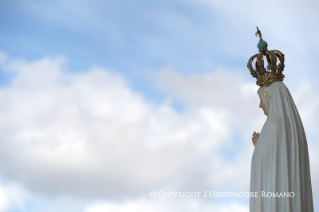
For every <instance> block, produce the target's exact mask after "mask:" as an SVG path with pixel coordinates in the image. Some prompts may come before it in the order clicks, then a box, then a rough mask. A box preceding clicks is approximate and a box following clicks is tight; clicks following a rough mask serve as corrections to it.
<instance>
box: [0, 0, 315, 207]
mask: <svg viewBox="0 0 319 212" xmlns="http://www.w3.org/2000/svg"><path fill="white" fill-rule="evenodd" d="M318 7H319V3H318V2H317V1H310V0H306V1H302V2H301V1H267V2H259V1H250V0H249V1H235V0H233V1H213V0H211V1H209V0H183V1H181V0H170V1H168V0H161V1H156V0H151V1H150V0H148V1H146V0H122V1H109V0H105V1H102V0H91V1H83V0H77V1H74V0H70V1H62V0H52V1H50V0H42V1H40V0H33V1H31V0H21V1H18V0H11V1H8V0H0V29H1V30H0V41H1V42H0V212H56V211H59V212H105V211H112V212H126V211H132V212H135V211H136V212H137V211H138V212H163V211H165V212H170V211H172V212H179V211H183V212H184V211H190V212H193V211H194V212H195V211H203V212H205V211H221V212H228V211H238V212H244V211H249V199H248V198H245V197H242V198H218V197H215V198H211V197H208V198H205V197H203V196H201V197H199V198H195V197H192V198H191V197H190V198H174V197H170V198H165V197H159V196H158V194H159V193H158V192H160V191H165V192H202V195H203V192H204V191H227V192H247V191H249V181H250V165H251V157H252V153H253V150H254V146H253V145H252V142H251V135H252V133H253V132H254V131H256V132H260V130H261V128H262V126H263V124H264V122H265V120H266V116H264V115H263V112H262V111H261V109H260V108H258V106H259V98H258V95H257V93H256V92H257V89H258V86H256V84H255V79H254V78H252V77H251V75H250V73H249V70H248V69H247V62H248V59H249V58H250V57H251V56H252V55H254V54H256V53H257V52H258V49H257V43H258V38H256V37H255V32H256V26H258V27H259V29H260V30H261V32H262V34H263V39H264V40H266V41H267V43H268V49H276V50H280V51H281V52H283V53H284V54H285V58H286V60H285V70H284V74H285V76H286V78H285V80H284V83H285V84H286V85H287V87H288V88H289V90H290V92H291V94H292V96H293V98H294V100H295V103H296V105H297V108H298V110H299V113H300V116H301V119H302V121H303V124H304V128H305V131H306V135H307V140H308V147H309V157H310V170H311V180H312V186H313V187H312V188H313V197H314V206H315V210H319V190H318V188H319V171H318V170H319V163H318V161H319V160H318V159H319V158H318V154H317V152H318V151H319V144H318V140H319V130H318V126H319V115H318V113H317V112H316V111H317V110H318V109H319V94H318V92H316V91H317V90H318V89H319V86H318V83H317V81H318V78H319V75H318V73H317V65H316V60H317V57H318V56H319V53H318V52H319V51H318V50H319V41H318V39H317V37H318V36H317V35H318V34H319V26H318V24H317V23H318V21H319V14H318V12H317V10H318ZM151 191H154V192H155V193H156V194H157V196H155V197H150V195H149V193H150V192H151Z"/></svg>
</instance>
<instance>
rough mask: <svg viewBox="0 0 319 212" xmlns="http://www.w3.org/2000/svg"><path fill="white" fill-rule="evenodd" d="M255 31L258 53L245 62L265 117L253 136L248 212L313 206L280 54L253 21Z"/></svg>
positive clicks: (303, 210)
mask: <svg viewBox="0 0 319 212" xmlns="http://www.w3.org/2000/svg"><path fill="white" fill-rule="evenodd" d="M256 35H259V37H260V41H259V43H258V48H259V52H260V53H258V54H255V55H254V56H252V57H251V58H250V60H249V62H248V65H247V66H248V68H249V70H250V72H251V74H252V76H253V77H255V78H256V79H257V82H256V84H257V85H259V86H260V88H259V89H258V92H257V93H258V95H259V98H260V100H261V103H260V104H261V105H260V107H261V108H263V109H264V112H265V114H266V115H267V120H266V122H265V124H264V126H263V128H262V130H261V132H260V134H257V133H255V134H254V135H253V138H252V140H253V143H254V145H255V149H254V153H253V156H252V161H251V178H250V192H254V193H255V194H256V195H251V197H250V212H313V211H314V210H313V197H312V188H311V179H310V167H309V154H308V145H307V139H306V134H305V130H304V128H303V125H302V122H301V118H300V116H299V113H298V110H297V107H296V105H295V103H294V100H293V98H292V96H291V94H290V92H289V90H288V88H287V87H286V85H285V84H284V83H283V82H282V81H283V79H284V77H285V76H284V75H283V74H282V71H283V69H284V55H283V54H282V53H281V52H280V51H278V50H268V49H267V46H268V44H267V43H266V41H264V40H263V39H262V36H261V32H260V31H259V29H258V27H257V33H256ZM264 56H266V59H267V62H268V67H267V70H266V69H265V68H264ZM255 58H256V63H255V64H256V69H254V68H253V66H252V61H253V60H254V59H255ZM277 59H279V61H280V63H279V64H278V65H277Z"/></svg>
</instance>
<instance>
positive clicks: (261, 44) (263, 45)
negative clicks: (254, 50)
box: [257, 40, 268, 50]
mask: <svg viewBox="0 0 319 212" xmlns="http://www.w3.org/2000/svg"><path fill="white" fill-rule="evenodd" d="M257 47H258V49H259V50H261V49H267V47H268V44H267V42H266V41H264V40H261V41H259V42H258V44H257Z"/></svg>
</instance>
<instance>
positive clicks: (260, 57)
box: [247, 27, 285, 86]
mask: <svg viewBox="0 0 319 212" xmlns="http://www.w3.org/2000/svg"><path fill="white" fill-rule="evenodd" d="M255 35H256V36H257V35H258V36H259V42H258V45H257V47H258V49H259V52H260V53H257V54H255V55H253V56H252V57H251V58H250V59H249V61H248V63H247V67H248V69H249V71H250V74H251V75H252V76H253V77H255V78H256V79H257V81H256V84H257V85H259V86H263V85H265V86H269V85H270V84H271V83H272V82H274V81H283V80H284V77H285V75H283V74H282V72H283V70H284V68H285V64H284V62H285V55H284V54H283V53H281V52H280V51H278V50H268V49H267V47H268V44H267V42H266V41H264V40H263V39H262V35H261V32H260V30H259V29H258V27H257V32H256V34H255ZM264 56H266V59H267V62H268V66H267V70H268V71H267V70H266V68H265V67H264ZM255 58H256V63H255V66H256V69H254V68H253V65H252V63H253V60H254V59H255ZM277 59H279V61H280V63H279V64H278V65H277Z"/></svg>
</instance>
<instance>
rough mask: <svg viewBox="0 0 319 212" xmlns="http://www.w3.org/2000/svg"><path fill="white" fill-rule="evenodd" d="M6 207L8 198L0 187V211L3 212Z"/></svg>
mask: <svg viewBox="0 0 319 212" xmlns="http://www.w3.org/2000/svg"><path fill="white" fill-rule="evenodd" d="M7 207H8V197H7V195H6V193H5V191H4V189H3V187H2V186H1V185H0V211H5V209H7Z"/></svg>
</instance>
